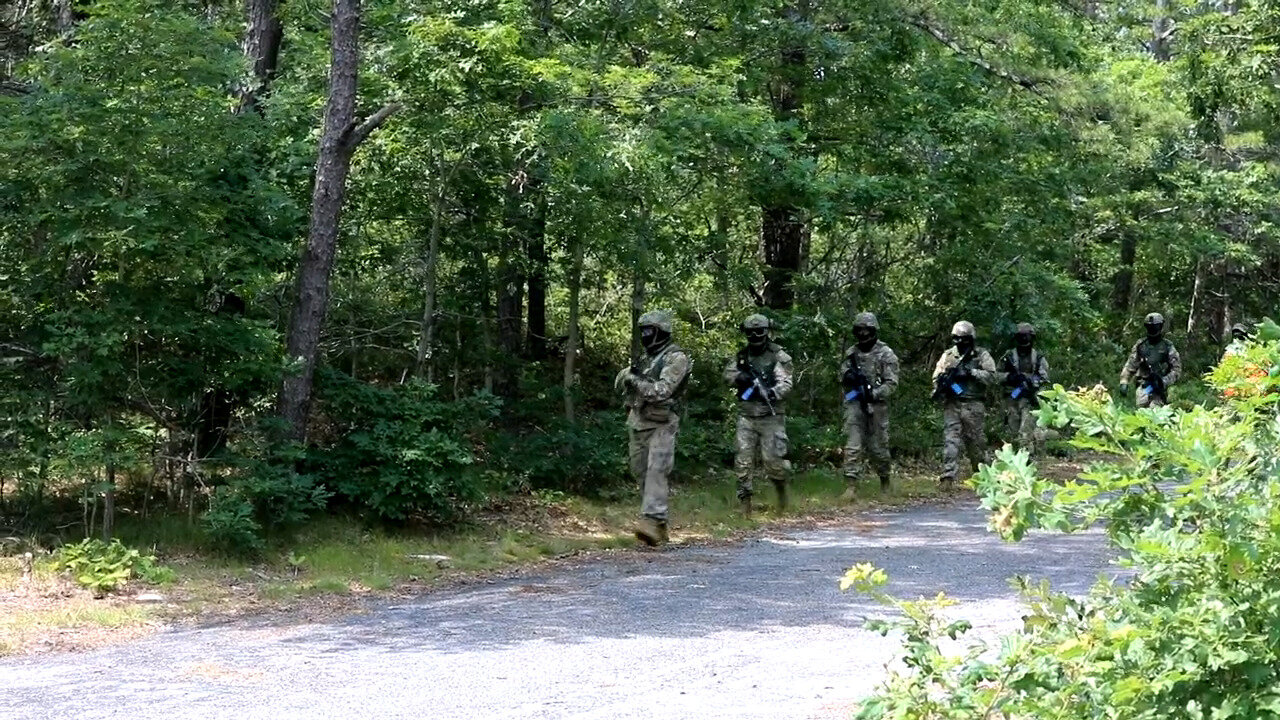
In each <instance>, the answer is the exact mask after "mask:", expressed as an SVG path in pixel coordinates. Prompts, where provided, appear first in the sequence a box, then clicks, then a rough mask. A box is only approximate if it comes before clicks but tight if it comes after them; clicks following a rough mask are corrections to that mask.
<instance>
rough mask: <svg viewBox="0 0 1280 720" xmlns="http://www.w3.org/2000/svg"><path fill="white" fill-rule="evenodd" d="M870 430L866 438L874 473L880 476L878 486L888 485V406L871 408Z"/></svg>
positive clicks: (881, 405)
mask: <svg viewBox="0 0 1280 720" xmlns="http://www.w3.org/2000/svg"><path fill="white" fill-rule="evenodd" d="M869 424H870V426H871V427H870V428H869V429H870V432H869V433H868V438H869V439H870V441H871V442H870V443H869V444H868V449H869V450H870V455H871V463H872V464H873V465H875V468H876V475H878V476H879V477H880V487H881V488H885V487H888V486H889V463H890V458H889V406H888V405H883V404H880V405H875V406H873V408H872V413H871V419H870V423H869Z"/></svg>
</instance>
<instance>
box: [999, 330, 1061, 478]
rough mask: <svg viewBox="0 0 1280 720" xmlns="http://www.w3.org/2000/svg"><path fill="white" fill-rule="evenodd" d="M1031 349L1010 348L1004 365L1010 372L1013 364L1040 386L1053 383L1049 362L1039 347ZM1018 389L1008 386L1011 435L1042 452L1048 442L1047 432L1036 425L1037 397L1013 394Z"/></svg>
mask: <svg viewBox="0 0 1280 720" xmlns="http://www.w3.org/2000/svg"><path fill="white" fill-rule="evenodd" d="M1028 350H1029V351H1028V352H1026V353H1022V352H1019V350H1018V348H1010V349H1009V352H1007V353H1005V354H1004V357H1003V358H1001V359H1000V367H1001V369H1002V370H1005V371H1007V370H1008V369H1009V368H1010V367H1012V368H1015V369H1016V371H1017V372H1019V373H1021V374H1023V375H1026V376H1027V377H1028V378H1034V379H1035V383H1036V385H1037V386H1044V385H1047V384H1048V383H1049V361H1048V360H1046V359H1045V357H1044V355H1041V354H1040V351H1039V350H1036V349H1034V348H1028ZM1014 390H1015V388H1012V387H1006V388H1005V393H1004V409H1005V422H1006V424H1007V426H1008V428H1009V434H1010V435H1012V436H1013V437H1015V438H1017V440H1018V447H1019V448H1022V449H1023V450H1026V451H1027V452H1029V453H1032V454H1033V455H1034V454H1038V453H1039V452H1040V450H1041V445H1043V443H1044V434H1043V433H1042V432H1040V430H1039V428H1037V427H1036V416H1035V414H1034V413H1035V406H1034V404H1033V399H1032V397H1031V396H1030V395H1028V394H1026V393H1022V394H1019V396H1018V397H1016V398H1015V397H1013V395H1012V393H1013V391H1014Z"/></svg>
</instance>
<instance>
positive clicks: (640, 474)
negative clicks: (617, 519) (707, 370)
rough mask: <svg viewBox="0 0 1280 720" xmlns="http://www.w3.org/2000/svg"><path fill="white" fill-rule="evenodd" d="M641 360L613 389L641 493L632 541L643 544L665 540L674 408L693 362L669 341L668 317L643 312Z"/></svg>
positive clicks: (675, 421)
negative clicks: (623, 412) (622, 400)
mask: <svg viewBox="0 0 1280 720" xmlns="http://www.w3.org/2000/svg"><path fill="white" fill-rule="evenodd" d="M637 327H638V328H639V331H640V344H641V345H643V346H644V352H645V355H644V357H642V358H641V359H640V363H639V365H638V366H633V367H626V368H623V369H622V370H621V371H620V372H619V373H618V376H617V378H616V379H615V380H614V386H615V387H617V388H618V389H619V390H622V391H624V392H625V393H626V398H627V401H626V404H627V438H628V457H629V460H630V465H631V474H632V476H633V477H634V478H635V479H636V481H637V482H638V483H639V484H640V487H641V490H642V491H643V493H644V501H643V505H642V506H641V518H640V522H639V524H638V525H637V526H636V530H635V533H636V537H637V538H639V539H640V541H641V542H644V543H645V544H647V545H660V544H662V543H665V542H666V541H667V494H668V492H667V480H668V477H669V476H670V475H671V468H672V466H673V465H674V464H675V454H676V434H677V433H678V432H679V430H680V416H679V415H677V414H676V407H677V404H678V402H679V400H680V397H681V395H683V394H684V388H685V385H686V383H687V382H688V380H689V371H690V370H691V369H692V367H693V361H691V360H690V359H689V356H688V355H687V354H686V353H685V351H684V350H681V349H680V347H679V346H677V345H676V344H675V343H673V342H672V341H671V316H670V315H668V314H667V313H664V312H647V313H645V314H644V315H641V316H640V320H639V322H638V323H637Z"/></svg>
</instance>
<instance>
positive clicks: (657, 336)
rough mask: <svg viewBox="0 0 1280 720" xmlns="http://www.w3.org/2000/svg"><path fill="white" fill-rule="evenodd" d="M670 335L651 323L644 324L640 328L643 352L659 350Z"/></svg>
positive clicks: (651, 352) (650, 352)
mask: <svg viewBox="0 0 1280 720" xmlns="http://www.w3.org/2000/svg"><path fill="white" fill-rule="evenodd" d="M670 337H671V334H670V333H665V332H663V331H662V330H661V329H659V328H656V327H654V326H652V325H645V326H644V327H642V328H640V344H641V345H643V346H644V349H645V352H648V353H649V354H653V353H654V352H655V351H657V350H661V349H662V346H663V345H665V344H666V343H667V340H668V339H669V338H670Z"/></svg>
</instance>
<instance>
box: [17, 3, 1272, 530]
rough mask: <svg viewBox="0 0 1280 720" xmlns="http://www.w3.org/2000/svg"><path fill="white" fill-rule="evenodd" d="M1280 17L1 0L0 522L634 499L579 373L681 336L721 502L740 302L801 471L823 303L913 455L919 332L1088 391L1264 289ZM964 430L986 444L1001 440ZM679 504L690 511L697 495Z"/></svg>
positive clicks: (682, 452) (1132, 8) (439, 510)
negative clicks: (789, 380)
mask: <svg viewBox="0 0 1280 720" xmlns="http://www.w3.org/2000/svg"><path fill="white" fill-rule="evenodd" d="M1277 28H1280V3H1276V2H1274V1H1273V0H1260V1H1258V2H1247V1H1243V0H1242V1H1239V2H1236V1H1234V0H1224V1H1219V0H1213V1H1201V2H1188V1H1185V0H1154V1H1153V2H1143V1H1138V2H1133V1H1129V0H1119V1H1092V0H1002V1H997V0H870V1H869V2H851V1H849V0H827V1H826V2H813V1H812V0H563V1H558V2H557V1H553V0H363V2H362V0H332V3H331V4H330V3H326V2H320V1H319V0H167V1H164V2H161V1H160V0H8V1H7V2H5V3H4V4H3V5H0V527H10V528H16V529H17V531H20V532H54V531H56V532H59V533H61V534H63V535H64V536H66V537H68V538H76V537H84V536H87V535H103V536H110V535H111V533H112V532H113V527H114V526H115V524H116V523H117V522H118V521H120V519H121V518H129V519H130V520H131V521H144V522H145V521H146V518H148V517H152V516H156V515H158V514H171V515H177V516H182V517H186V518H187V519H188V520H189V521H190V522H191V523H193V524H198V525H199V526H200V527H201V528H203V533H204V537H206V538H207V540H208V542H209V544H210V545H211V546H214V547H222V548H226V549H230V550H235V551H246V550H248V551H252V550H253V549H254V548H259V547H261V543H262V541H263V538H264V537H267V536H269V535H271V534H272V533H275V532H278V531H284V530H287V529H288V528H290V527H296V526H298V525H300V524H302V523H305V522H307V521H308V520H309V519H311V518H314V517H317V516H322V515H325V514H332V513H354V514H356V515H357V516H359V517H362V518H366V519H368V520H369V521H371V522H380V523H389V524H392V525H405V524H413V525H424V526H429V527H437V526H448V525H450V524H453V523H458V522H462V521H465V520H466V519H467V517H468V515H469V514H470V513H472V512H473V511H474V510H475V509H476V508H478V507H480V506H482V505H484V504H485V503H486V502H488V501H489V500H490V499H492V498H494V497H501V496H504V495H511V494H519V493H524V492H528V491H530V490H554V491H560V492H565V493H572V494H584V495H592V494H600V493H606V492H619V491H620V490H619V489H620V488H621V489H622V490H621V491H625V490H626V489H627V488H629V487H630V485H629V482H628V480H627V476H626V445H625V431H624V427H623V412H622V409H621V400H620V398H619V397H618V395H617V394H616V393H615V392H614V391H613V388H612V379H613V377H614V374H615V373H616V372H617V370H618V368H621V367H625V366H626V365H627V364H628V363H630V362H631V361H632V359H633V358H634V357H636V355H637V353H638V339H637V337H636V336H635V334H634V329H633V327H634V322H635V320H636V318H638V317H639V315H640V314H641V313H643V312H645V311H647V310H651V309H663V310H668V311H670V312H672V313H673V314H674V316H675V318H676V327H675V338H676V341H677V342H679V343H680V344H681V345H682V346H683V347H684V348H685V349H686V350H688V352H689V353H690V355H691V356H692V357H693V358H694V370H693V378H692V381H691V384H690V386H689V391H688V409H687V415H686V419H685V422H684V425H683V429H682V432H681V437H680V441H679V444H678V456H677V473H678V475H679V478H678V482H685V483H689V482H699V481H716V482H725V487H726V493H728V492H731V490H730V487H731V481H726V480H725V478H726V477H727V468H728V467H729V460H730V458H731V455H732V429H731V428H732V406H733V396H732V395H731V393H730V392H729V390H728V389H727V388H725V387H724V385H723V381H722V380H721V379H720V369H721V367H722V366H723V364H724V362H725V360H726V359H727V358H728V357H730V356H731V355H732V354H733V353H734V352H736V351H737V349H738V347H739V346H740V345H741V343H742V336H741V333H740V332H739V330H738V326H739V323H740V322H741V320H742V319H743V318H744V317H745V316H746V315H748V314H750V313H753V312H763V313H764V314H766V315H767V316H769V317H770V319H771V320H772V321H773V323H774V326H775V327H776V328H777V331H776V337H777V341H778V342H779V343H780V344H781V345H783V346H784V347H785V348H787V350H788V352H790V353H791V355H792V356H793V357H794V360H795V368H796V373H795V377H796V387H795V390H794V392H793V395H792V400H791V402H790V413H791V417H790V419H789V422H790V431H791V434H792V455H793V457H792V460H793V462H795V463H796V464H797V465H798V466H800V467H819V466H832V465H834V464H838V462H839V458H838V454H839V448H840V447H841V443H842V438H841V433H840V422H839V412H840V402H841V394H840V391H839V386H838V382H837V380H838V378H837V368H838V366H839V364H840V361H841V354H842V352H843V348H845V347H847V346H848V345H849V343H850V337H851V323H852V320H853V317H854V315H855V314H856V313H857V312H860V311H871V312H874V313H876V315H877V316H878V318H879V321H880V324H881V333H880V335H881V338H882V339H884V340H885V341H886V342H888V343H889V344H890V345H891V346H892V347H893V348H894V349H895V350H896V351H897V354H898V356H899V357H900V358H901V361H902V369H903V382H902V387H901V388H900V390H899V392H898V395H897V396H896V397H895V400H894V402H893V404H892V411H891V412H892V418H893V419H892V426H893V435H892V440H891V442H892V446H893V452H894V456H895V459H896V460H897V461H898V462H908V461H922V462H936V459H937V456H938V453H939V448H940V442H941V437H940V413H939V410H938V408H937V407H936V406H935V405H934V404H932V403H931V402H930V401H929V393H930V387H929V384H930V381H929V371H930V370H931V368H932V367H933V364H934V362H935V361H936V360H937V358H938V356H939V354H940V353H941V352H942V351H943V350H944V349H945V347H946V346H947V345H948V343H949V331H950V328H951V326H952V324H953V323H954V322H955V321H957V320H960V319H965V320H969V321H971V322H973V323H974V325H975V326H976V327H977V329H978V336H979V344H981V345H984V346H987V347H989V348H991V349H992V351H993V352H995V351H997V350H1000V351H1003V349H1004V348H1006V347H1008V346H1009V344H1010V335H1011V333H1012V332H1013V328H1014V327H1015V325H1016V324H1017V323H1020V322H1029V323H1032V324H1034V325H1035V326H1036V328H1037V330H1038V341H1037V342H1038V347H1039V348H1040V350H1041V351H1042V352H1044V353H1045V355H1046V356H1047V357H1048V358H1049V360H1050V362H1051V364H1052V366H1053V370H1054V380H1055V382H1059V383H1061V384H1063V385H1064V386H1067V387H1072V386H1092V385H1094V384H1095V383H1098V382H1103V383H1105V384H1107V385H1109V386H1114V385H1115V384H1116V383H1117V382H1118V380H1117V379H1118V375H1119V371H1120V367H1121V365H1122V364H1123V362H1124V359H1125V356H1126V355H1127V353H1128V349H1129V347H1130V346H1131V344H1132V343H1133V342H1134V341H1135V340H1136V339H1138V338H1139V337H1141V335H1142V318H1143V316H1144V315H1145V314H1146V313H1148V312H1160V313H1163V314H1164V316H1165V317H1166V318H1167V322H1168V329H1169V337H1170V338H1171V339H1172V341H1173V342H1174V343H1175V344H1176V345H1177V346H1178V348H1179V350H1180V352H1181V353H1182V357H1183V363H1184V367H1185V376H1186V378H1187V380H1186V381H1184V382H1183V383H1182V384H1180V385H1179V386H1177V387H1176V388H1174V392H1173V397H1172V400H1173V403H1174V405H1175V406H1182V407H1190V406H1192V405H1195V404H1199V403H1202V402H1209V401H1210V399H1211V393H1210V392H1209V391H1208V390H1207V389H1206V388H1205V387H1204V386H1203V384H1202V383H1201V382H1200V380H1199V377H1200V376H1201V375H1202V374H1203V373H1204V372H1206V371H1208V370H1209V369H1210V367H1211V366H1212V364H1213V363H1214V362H1216V361H1217V359H1218V357H1219V355H1220V354H1221V349H1222V346H1223V345H1225V344H1226V342H1227V341H1228V340H1229V339H1230V338H1229V332H1228V329H1229V328H1230V326H1231V325H1232V324H1234V323H1236V322H1255V321H1259V320H1261V319H1262V318H1263V317H1264V316H1266V315H1267V314H1268V313H1271V314H1274V312H1275V311H1274V308H1275V307H1276V305H1277V300H1278V299H1280V244H1278V243H1277V239H1276V232H1275V221H1276V217H1277V211H1278V210H1280V197H1277V193H1276V189H1277V180H1278V179H1280V165H1277V160H1280V112H1278V110H1280V108H1278V107H1277V102H1278V101H1280V34H1277ZM990 424H991V428H990V430H991V435H992V440H993V442H995V441H997V439H998V437H999V428H998V427H996V423H995V422H994V420H993V421H992V422H991V423H990ZM700 479H702V480H700Z"/></svg>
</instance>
